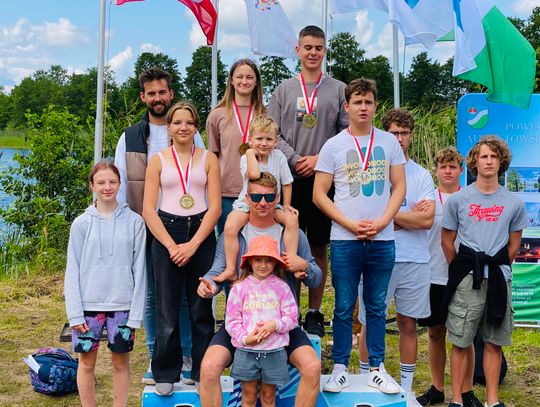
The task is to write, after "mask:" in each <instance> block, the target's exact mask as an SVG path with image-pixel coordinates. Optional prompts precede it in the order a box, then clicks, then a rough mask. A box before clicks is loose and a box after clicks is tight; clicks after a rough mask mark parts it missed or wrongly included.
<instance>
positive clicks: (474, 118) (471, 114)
mask: <svg viewBox="0 0 540 407" xmlns="http://www.w3.org/2000/svg"><path fill="white" fill-rule="evenodd" d="M488 119H489V111H488V108H487V107H486V106H469V107H468V109H467V124H468V125H469V126H471V127H472V128H473V129H482V128H484V127H486V125H487V124H488Z"/></svg>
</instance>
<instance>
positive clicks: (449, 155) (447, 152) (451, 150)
mask: <svg viewBox="0 0 540 407" xmlns="http://www.w3.org/2000/svg"><path fill="white" fill-rule="evenodd" d="M452 161H455V162H456V163H457V164H458V165H459V167H460V168H461V167H463V157H462V156H461V154H460V153H458V151H457V150H456V148H455V147H452V146H450V147H446V148H443V149H442V150H440V151H439V152H438V153H437V155H436V156H435V168H437V167H438V165H439V164H448V163H451V162H452Z"/></svg>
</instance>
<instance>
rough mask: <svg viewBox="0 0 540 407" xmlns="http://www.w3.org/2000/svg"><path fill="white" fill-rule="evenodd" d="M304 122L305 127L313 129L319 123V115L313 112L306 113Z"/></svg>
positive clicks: (303, 118)
mask: <svg viewBox="0 0 540 407" xmlns="http://www.w3.org/2000/svg"><path fill="white" fill-rule="evenodd" d="M302 123H303V124H304V127H306V128H308V129H312V128H313V127H315V125H316V124H317V116H315V115H314V114H313V113H306V114H305V115H304V116H303V117H302Z"/></svg>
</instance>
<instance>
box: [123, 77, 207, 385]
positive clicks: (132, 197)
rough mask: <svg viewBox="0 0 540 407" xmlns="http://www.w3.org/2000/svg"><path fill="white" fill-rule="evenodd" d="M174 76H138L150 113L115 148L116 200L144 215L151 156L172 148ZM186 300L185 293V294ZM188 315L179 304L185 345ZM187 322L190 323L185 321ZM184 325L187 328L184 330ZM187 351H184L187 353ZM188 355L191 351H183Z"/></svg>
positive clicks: (149, 307) (147, 322)
mask: <svg viewBox="0 0 540 407" xmlns="http://www.w3.org/2000/svg"><path fill="white" fill-rule="evenodd" d="M171 80H172V78H171V75H170V74H169V73H168V72H166V71H163V70H162V69H160V68H157V67H152V68H150V69H148V70H146V71H143V72H141V74H140V75H139V84H140V86H141V93H140V95H139V96H140V98H141V100H142V101H143V103H144V104H145V105H146V109H147V111H146V112H145V114H144V115H143V117H142V119H141V121H140V122H138V123H136V124H134V125H133V126H130V127H128V128H127V129H126V131H125V132H124V133H123V134H122V136H120V139H119V140H118V144H117V145H116V152H115V156H114V163H115V165H116V166H117V167H118V170H119V171H120V190H119V191H118V195H117V199H118V202H119V203H123V202H126V203H127V204H128V205H129V207H130V209H132V210H133V211H135V212H137V213H138V214H141V212H142V207H143V196H144V178H145V174H146V165H147V163H149V162H150V159H151V158H152V156H153V155H154V154H156V153H158V152H159V151H161V150H163V149H164V148H166V147H167V146H168V145H169V135H168V131H167V123H166V116H167V111H168V109H169V106H170V104H171V102H172V99H173V97H174V91H173V89H172V87H171ZM195 145H196V146H197V147H201V148H205V147H204V142H203V141H202V138H201V136H200V135H199V133H198V132H197V133H196V135H195ZM151 242H152V236H151V235H150V233H149V232H148V233H147V238H146V243H147V246H146V270H147V281H148V290H147V295H146V309H145V313H144V321H143V323H144V330H145V333H146V344H147V346H148V353H149V355H150V359H152V352H153V350H154V342H155V339H156V335H155V333H156V303H155V295H154V277H153V274H152V257H151V250H150V247H151ZM183 296H184V297H185V294H183ZM183 303H184V304H185V305H184V307H185V312H184V310H183V309H182V305H183V304H182V301H181V305H180V308H181V310H180V318H181V324H182V332H183V333H185V332H186V330H187V335H189V338H185V339H184V338H182V343H183V344H184V345H186V344H190V343H191V330H190V329H189V326H190V322H189V313H188V310H187V301H183ZM186 319H187V320H186ZM184 326H185V327H186V329H184ZM185 350H186V349H185V348H184V351H185ZM184 353H188V352H184ZM190 365H191V362H190V361H188V360H186V361H184V364H183V366H184V367H183V371H182V374H183V377H184V382H186V383H188V384H193V382H192V381H191V380H188V381H186V378H187V376H188V372H189V371H190V369H189V370H186V367H187V366H190ZM143 383H146V384H154V381H153V377H152V372H151V370H150V369H149V370H148V372H146V373H145V375H144V377H143Z"/></svg>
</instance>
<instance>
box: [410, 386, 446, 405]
mask: <svg viewBox="0 0 540 407" xmlns="http://www.w3.org/2000/svg"><path fill="white" fill-rule="evenodd" d="M416 401H418V403H420V405H421V406H432V405H433V404H437V403H442V402H443V401H444V391H440V390H437V388H436V387H435V386H433V385H431V387H430V388H429V389H427V391H426V392H425V393H424V394H422V395H421V396H420V397H417V398H416Z"/></svg>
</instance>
